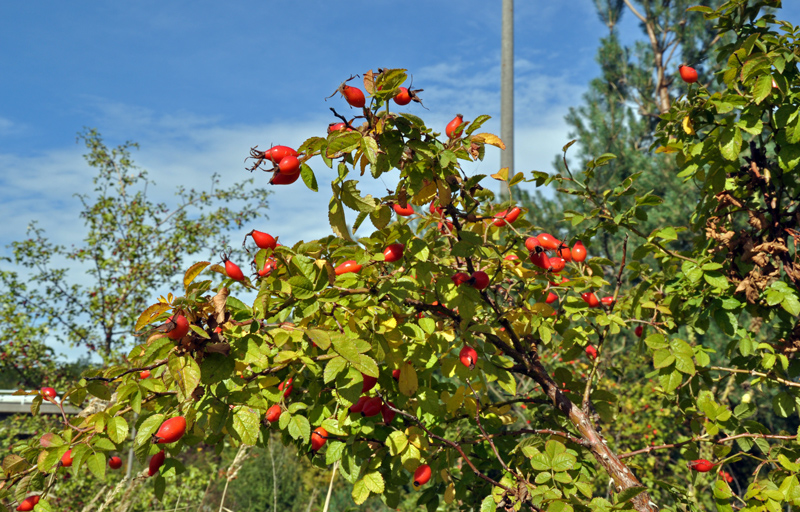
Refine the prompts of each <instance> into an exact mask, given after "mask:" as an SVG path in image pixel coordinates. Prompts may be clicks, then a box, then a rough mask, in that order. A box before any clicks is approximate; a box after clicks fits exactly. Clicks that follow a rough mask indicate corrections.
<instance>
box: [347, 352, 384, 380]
mask: <svg viewBox="0 0 800 512" xmlns="http://www.w3.org/2000/svg"><path fill="white" fill-rule="evenodd" d="M352 365H353V368H355V369H356V370H358V371H360V372H361V373H363V374H364V375H369V376H370V377H378V375H379V372H378V364H377V363H376V362H375V360H374V359H372V358H371V357H369V356H367V355H365V354H359V355H358V359H357V360H356V361H355V362H353V363H352Z"/></svg>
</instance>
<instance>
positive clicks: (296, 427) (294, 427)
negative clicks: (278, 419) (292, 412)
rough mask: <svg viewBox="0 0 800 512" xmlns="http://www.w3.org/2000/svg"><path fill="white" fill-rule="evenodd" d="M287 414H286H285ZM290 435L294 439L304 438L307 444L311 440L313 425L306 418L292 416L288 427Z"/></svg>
mask: <svg viewBox="0 0 800 512" xmlns="http://www.w3.org/2000/svg"><path fill="white" fill-rule="evenodd" d="M284 414H286V413H284ZM287 428H288V431H289V435H290V436H292V438H294V439H299V438H301V437H302V438H303V441H305V442H306V443H308V442H309V440H310V439H311V425H310V424H309V423H308V419H306V417H305V416H299V415H298V416H292V417H291V420H290V421H289V424H288V425H287Z"/></svg>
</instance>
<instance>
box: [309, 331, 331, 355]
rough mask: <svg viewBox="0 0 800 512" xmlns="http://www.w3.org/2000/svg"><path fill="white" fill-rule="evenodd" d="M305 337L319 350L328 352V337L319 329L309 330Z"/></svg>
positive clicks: (329, 342) (329, 344)
mask: <svg viewBox="0 0 800 512" xmlns="http://www.w3.org/2000/svg"><path fill="white" fill-rule="evenodd" d="M306 336H308V339H310V340H311V341H312V342H313V343H314V344H315V345H316V346H318V347H319V348H320V349H321V350H328V347H330V346H331V338H330V336H328V333H327V332H325V331H323V330H321V329H309V330H307V331H306Z"/></svg>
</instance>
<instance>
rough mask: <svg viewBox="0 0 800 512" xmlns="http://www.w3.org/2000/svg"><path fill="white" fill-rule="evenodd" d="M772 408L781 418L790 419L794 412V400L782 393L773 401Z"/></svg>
mask: <svg viewBox="0 0 800 512" xmlns="http://www.w3.org/2000/svg"><path fill="white" fill-rule="evenodd" d="M772 408H773V409H775V414H777V415H778V416H780V417H781V418H788V417H789V416H790V415H791V414H792V413H793V412H794V398H793V397H792V396H791V395H789V394H788V393H786V392H783V391H782V392H780V393H778V394H777V395H775V398H773V399H772Z"/></svg>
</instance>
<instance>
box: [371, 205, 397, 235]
mask: <svg viewBox="0 0 800 512" xmlns="http://www.w3.org/2000/svg"><path fill="white" fill-rule="evenodd" d="M369 220H370V221H372V225H373V226H375V229H383V228H385V227H386V226H388V225H389V223H390V222H391V221H392V210H391V208H389V207H388V206H386V205H385V204H384V205H381V206H379V207H377V208H375V209H374V210H373V211H371V212H370V214H369Z"/></svg>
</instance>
